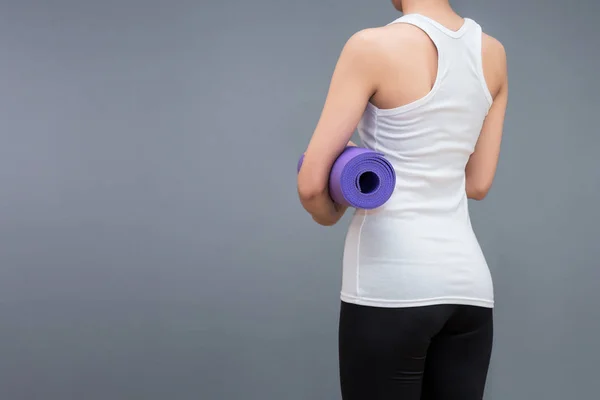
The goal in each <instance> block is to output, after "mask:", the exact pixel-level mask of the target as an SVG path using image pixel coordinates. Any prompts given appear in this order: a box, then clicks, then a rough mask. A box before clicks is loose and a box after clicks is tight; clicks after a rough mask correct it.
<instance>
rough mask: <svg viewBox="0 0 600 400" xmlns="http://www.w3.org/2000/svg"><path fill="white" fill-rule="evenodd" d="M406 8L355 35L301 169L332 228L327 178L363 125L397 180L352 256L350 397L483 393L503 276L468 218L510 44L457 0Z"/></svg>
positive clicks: (347, 303) (495, 138) (494, 152)
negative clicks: (497, 284)
mask: <svg viewBox="0 0 600 400" xmlns="http://www.w3.org/2000/svg"><path fill="white" fill-rule="evenodd" d="M393 3H394V6H395V7H396V8H397V9H398V10H399V11H402V12H403V13H404V16H403V17H401V18H399V19H397V20H396V21H394V22H392V23H391V24H389V25H387V26H384V27H379V28H374V29H366V30H363V31H361V32H358V33H356V34H355V35H353V36H352V37H351V38H350V39H349V40H348V42H347V43H346V45H345V46H344V49H343V51H342V53H341V55H340V58H339V61H338V64H337V66H336V68H335V72H334V74H333V77H332V80H331V86H330V90H329V93H328V96H327V99H326V102H325V106H324V108H323V112H322V115H321V118H320V120H319V122H318V124H317V127H316V130H315V132H314V134H313V137H312V139H311V140H310V143H309V145H308V148H307V150H306V154H305V158H304V163H303V165H302V168H301V171H300V172H299V174H298V193H299V196H300V199H301V202H302V205H303V206H304V208H305V209H306V211H308V212H309V213H310V214H311V215H312V217H313V219H314V220H315V221H316V222H317V223H319V224H321V225H325V226H330V225H334V224H335V223H337V222H338V221H339V220H340V218H341V217H342V216H343V214H344V212H345V211H346V208H345V207H342V206H340V205H338V204H334V203H333V202H332V200H331V198H330V196H329V194H328V189H327V181H328V175H329V171H330V169H331V166H332V164H333V162H334V160H335V159H336V158H337V156H338V155H339V154H340V153H341V152H342V150H343V149H344V147H345V146H346V145H347V144H348V143H349V140H350V138H351V136H352V134H353V132H354V130H355V128H358V132H359V135H360V138H361V141H362V143H363V146H365V147H367V148H370V149H373V150H376V151H378V152H381V153H383V154H385V156H386V157H387V159H388V160H389V161H390V162H391V163H392V164H393V165H394V169H395V171H396V176H397V183H396V188H395V191H394V193H393V195H392V197H391V198H390V200H389V201H388V202H387V203H386V204H385V205H383V206H382V207H380V208H377V209H375V210H370V211H365V210H356V211H355V214H354V216H353V219H352V221H351V224H350V227H349V230H348V234H347V237H346V244H345V250H344V256H343V278H342V290H341V300H342V303H341V313H340V326H339V357H340V360H339V361H340V375H341V388H342V395H343V399H344V400H387V399H389V400H392V399H394V400H399V399H402V400H412V399H427V400H431V399H434V400H475V399H481V398H482V397H483V392H484V386H485V381H486V377H487V371H488V365H489V361H490V355H491V349H492V336H493V322H492V310H493V305H494V299H493V286H492V280H491V277H490V273H489V269H488V266H487V264H486V261H485V258H484V256H483V254H482V252H481V249H480V246H479V244H478V242H477V239H476V237H475V234H474V233H473V229H472V227H471V223H470V219H469V211H468V204H467V198H471V199H475V200H481V199H483V198H484V197H485V196H486V194H487V193H488V190H489V189H490V186H491V185H492V181H493V178H494V174H495V171H496V166H497V162H498V156H499V152H500V142H501V137H502V129H503V123H504V116H505V110H506V104H507V96H508V84H507V71H506V54H505V51H504V48H503V46H502V45H501V44H500V42H498V41H497V40H495V39H493V38H492V37H490V36H488V35H486V34H483V33H482V30H481V27H480V26H479V25H478V24H477V23H476V22H474V21H473V20H471V19H468V18H462V17H460V16H459V15H458V14H456V13H455V12H454V11H453V9H452V8H451V6H450V4H449V3H448V0H394V1H393Z"/></svg>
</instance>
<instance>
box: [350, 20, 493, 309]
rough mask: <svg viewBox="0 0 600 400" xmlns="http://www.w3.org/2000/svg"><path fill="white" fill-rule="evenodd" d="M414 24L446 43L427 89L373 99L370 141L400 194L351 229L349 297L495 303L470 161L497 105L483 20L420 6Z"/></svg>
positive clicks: (366, 126) (363, 134) (366, 130)
mask: <svg viewBox="0 0 600 400" xmlns="http://www.w3.org/2000/svg"><path fill="white" fill-rule="evenodd" d="M392 23H409V24H412V25H416V26H417V27H419V28H420V29H422V30H423V31H424V32H426V33H427V34H428V35H429V37H430V38H431V40H432V41H433V43H434V44H435V46H436V47H437V49H438V74H437V79H436V81H435V83H434V85H433V89H432V90H431V92H430V93H429V94H427V95H426V96H425V97H423V98H421V99H419V100H417V101H415V102H413V103H410V104H408V105H404V106H401V107H397V108H393V109H378V108H377V107H375V106H374V105H373V104H371V103H369V105H368V106H367V109H366V111H365V113H364V115H363V117H362V119H361V122H360V124H359V126H358V133H359V135H360V138H361V141H362V143H363V145H364V146H365V147H366V148H369V149H372V150H375V151H378V152H381V153H383V154H384V155H385V156H386V157H387V159H388V160H389V161H390V162H391V163H392V164H393V166H394V169H395V171H396V177H397V182H396V188H395V190H394V193H393V195H392V197H391V198H390V200H389V201H388V202H387V203H386V204H384V205H383V206H381V207H379V208H377V209H374V210H369V211H365V210H356V212H355V214H354V216H353V218H352V221H351V223H350V227H349V230H348V233H347V236H346V243H345V249H344V260H343V277H342V291H341V299H342V300H343V301H345V302H349V303H355V304H362V305H369V306H376V307H416V306H424V305H433V304H465V305H474V306H482V307H489V308H491V307H493V304H494V295H493V285H492V279H491V276H490V272H489V269H488V266H487V263H486V260H485V258H484V255H483V253H482V251H481V248H480V246H479V243H478V241H477V238H476V237H475V234H474V232H473V229H472V227H471V221H470V219H469V210H468V203H467V196H466V192H465V167H466V164H467V161H468V160H469V156H470V155H471V154H472V153H473V151H474V148H475V144H476V142H477V139H478V137H479V133H480V132H481V128H482V125H483V122H484V119H485V117H486V115H487V113H488V111H489V109H490V106H491V104H492V96H491V94H490V92H489V90H488V88H487V84H486V81H485V78H484V75H483V68H482V56H481V43H482V30H481V27H480V26H479V25H478V24H477V23H476V22H475V21H473V20H470V19H465V23H464V25H463V26H462V27H461V29H460V30H458V31H452V30H450V29H448V28H446V27H444V26H443V25H441V24H439V23H438V22H436V21H434V20H432V19H429V18H427V17H425V16H422V15H418V14H409V15H405V16H403V17H401V18H399V19H397V20H396V21H394V22H392Z"/></svg>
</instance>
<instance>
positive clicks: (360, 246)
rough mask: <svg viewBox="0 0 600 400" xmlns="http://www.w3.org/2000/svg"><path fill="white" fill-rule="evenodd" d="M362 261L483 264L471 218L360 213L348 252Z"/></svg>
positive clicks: (348, 240)
mask: <svg viewBox="0 0 600 400" xmlns="http://www.w3.org/2000/svg"><path fill="white" fill-rule="evenodd" d="M353 248H356V250H357V251H359V253H360V255H361V257H362V258H365V259H367V258H368V259H371V260H374V261H376V260H379V261H382V262H392V263H407V264H410V263H416V264H424V265H426V264H435V263H440V262H442V263H444V264H452V263H456V264H464V263H467V264H470V263H475V264H480V263H481V260H482V259H483V254H482V251H481V247H480V245H479V242H478V241H477V238H476V236H475V233H474V232H473V229H472V227H471V223H470V221H469V220H468V218H466V219H465V218H459V217H420V218H419V217H414V216H413V217H410V218H409V217H391V216H386V215H383V214H374V215H373V214H368V213H361V212H357V213H356V214H355V215H354V217H353V219H352V221H351V223H350V226H349V228H348V233H347V237H346V249H347V250H349V251H352V249H353Z"/></svg>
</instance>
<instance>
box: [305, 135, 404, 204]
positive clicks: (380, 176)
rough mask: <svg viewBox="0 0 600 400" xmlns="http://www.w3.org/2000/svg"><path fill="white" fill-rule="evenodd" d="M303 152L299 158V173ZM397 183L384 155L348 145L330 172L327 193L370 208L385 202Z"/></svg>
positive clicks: (335, 199) (341, 199) (336, 199)
mask: <svg viewBox="0 0 600 400" xmlns="http://www.w3.org/2000/svg"><path fill="white" fill-rule="evenodd" d="M303 161H304V155H302V157H300V160H299V161H298V172H300V167H301V166H302V162H303ZM395 186H396V173H395V172H394V168H393V167H392V164H391V163H390V162H389V161H388V160H386V159H385V157H384V156H383V154H381V153H378V152H376V151H373V150H369V149H365V148H362V147H355V146H348V147H346V148H345V149H344V151H343V152H342V154H340V155H339V157H338V158H337V159H336V160H335V162H334V163H333V167H332V168H331V173H330V174H329V195H330V196H331V199H332V200H333V201H334V202H336V203H338V204H341V205H344V206H349V207H354V208H360V209H364V210H370V209H373V208H377V207H380V206H382V205H383V204H385V202H386V201H388V200H389V198H390V197H391V196H392V193H393V192H394V187H395Z"/></svg>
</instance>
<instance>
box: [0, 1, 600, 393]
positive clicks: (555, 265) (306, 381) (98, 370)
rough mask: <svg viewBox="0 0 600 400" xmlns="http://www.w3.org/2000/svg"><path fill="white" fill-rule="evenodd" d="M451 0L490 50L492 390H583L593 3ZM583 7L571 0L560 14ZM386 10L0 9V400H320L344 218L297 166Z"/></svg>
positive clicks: (331, 341)
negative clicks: (305, 205) (507, 88)
mask: <svg viewBox="0 0 600 400" xmlns="http://www.w3.org/2000/svg"><path fill="white" fill-rule="evenodd" d="M536 4H537V2H534V1H522V0H503V1H490V0H488V1H481V0H479V1H466V0H463V1H456V2H455V5H456V7H457V9H458V10H459V11H460V12H462V13H463V14H464V15H465V16H469V17H471V18H474V19H476V20H477V21H479V22H480V23H481V24H482V25H483V27H484V29H485V30H486V31H487V32H489V33H491V34H492V35H494V36H496V37H498V38H499V39H501V40H502V41H503V42H504V44H505V46H506V48H507V51H508V56H509V67H510V80H511V96H510V104H509V110H508V115H507V122H506V131H505V140H504V145H503V150H502V157H501V162H500V166H499V170H498V175H497V180H496V182H495V186H494V188H493V190H492V192H491V194H490V195H489V197H488V199H486V200H485V201H484V202H482V203H473V204H472V215H473V221H474V225H475V229H476V231H477V234H478V237H479V238H480V241H481V244H482V246H483V247H484V251H485V254H486V256H487V258H488V261H489V264H490V266H491V268H492V273H493V276H494V280H495V287H496V299H497V309H496V341H495V351H494V357H493V362H492V368H491V372H490V378H489V382H488V383H489V385H488V393H487V397H486V398H487V399H488V400H489V399H493V400H506V399H510V400H531V399H544V400H565V399H573V398H595V397H597V396H598V386H600V381H599V380H598V379H597V375H598V373H597V372H598V359H599V356H600V346H598V344H597V337H598V335H599V334H600V311H599V309H598V307H597V305H598V302H599V301H600V294H599V293H600V292H599V290H598V284H599V279H600V269H599V268H598V259H599V258H600V246H598V243H597V241H598V237H599V234H600V213H599V211H598V209H597V205H598V204H599V203H600V186H599V179H598V177H599V175H600V174H599V166H598V165H599V161H598V152H599V151H600V138H599V137H598V129H597V117H598V110H599V106H600V100H599V91H600V80H598V78H597V71H598V70H599V69H600V61H599V59H598V43H599V42H600V28H598V24H597V17H598V16H599V14H600V5H599V3H598V2H596V1H591V0H590V1H579V2H577V7H564V5H565V4H564V2H549V1H548V2H544V4H543V7H541V8H538V7H537V6H536ZM579 7H580V8H579ZM397 16H398V14H397V13H395V11H394V10H393V8H392V7H391V5H390V4H389V3H388V1H385V0H381V1H364V0H344V1H342V0H337V1H332V0H328V1H325V0H310V1H309V0H301V1H281V0H255V1H241V0H234V1H231V0H230V1H222V2H219V1H212V2H208V1H204V2H202V1H200V2H198V1H191V0H190V1H180V0H170V1H166V0H163V1H158V0H146V1H141V0H138V1H132V0H104V1H94V2H90V1H82V0H79V1H75V0H71V1H68V0H54V1H51V2H49V1H41V0H38V1H30V0H21V1H19V2H16V1H13V2H8V1H4V2H2V5H1V9H0V48H1V49H2V57H1V58H0V88H1V92H0V93H1V96H0V102H1V103H0V124H1V128H0V129H1V130H0V132H1V135H2V146H1V147H0V188H1V195H0V218H1V221H0V398H1V399H2V400H25V399H27V400H29V399H43V400H54V399H56V400H107V399H110V400H122V399H123V400H135V399H143V400H159V399H160V400H164V399H173V400H187V399H203V400H213V399H214V400H221V399H223V400H229V399H231V400H234V399H243V400H252V399H256V400H265V399H286V400H295V399H297V400H306V399H327V400H329V399H337V398H339V394H338V381H337V379H338V378H337V347H336V346H337V338H336V334H337V313H338V307H339V297H338V293H339V285H340V260H341V250H342V245H343V239H344V233H345V230H346V226H347V222H348V217H345V219H344V220H343V221H342V222H341V223H340V224H339V225H338V226H336V227H334V228H322V227H319V226H317V225H316V224H314V223H313V222H312V221H311V220H310V218H309V217H308V216H307V215H305V213H304V211H303V210H302V208H301V206H300V205H299V202H298V200H297V198H296V189H295V183H296V182H295V170H294V168H295V162H296V160H297V157H298V155H299V154H300V152H301V151H302V150H303V149H304V147H305V145H306V144H307V142H308V139H309V137H310V135H311V134H312V131H313V129H314V127H315V124H316V121H317V118H318V116H319V113H320V110H321V107H322V104H323V100H324V97H325V94H326V91H327V86H328V83H329V78H330V75H331V72H332V70H333V66H334V63H335V61H336V59H337V56H338V54H339V51H340V50H341V47H342V45H343V43H344V41H345V40H346V39H347V38H348V37H349V36H350V35H351V34H352V33H353V32H355V31H357V30H359V29H362V28H366V27H370V26H377V25H382V24H385V23H387V22H389V21H391V20H393V19H394V18H396V17H397Z"/></svg>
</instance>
